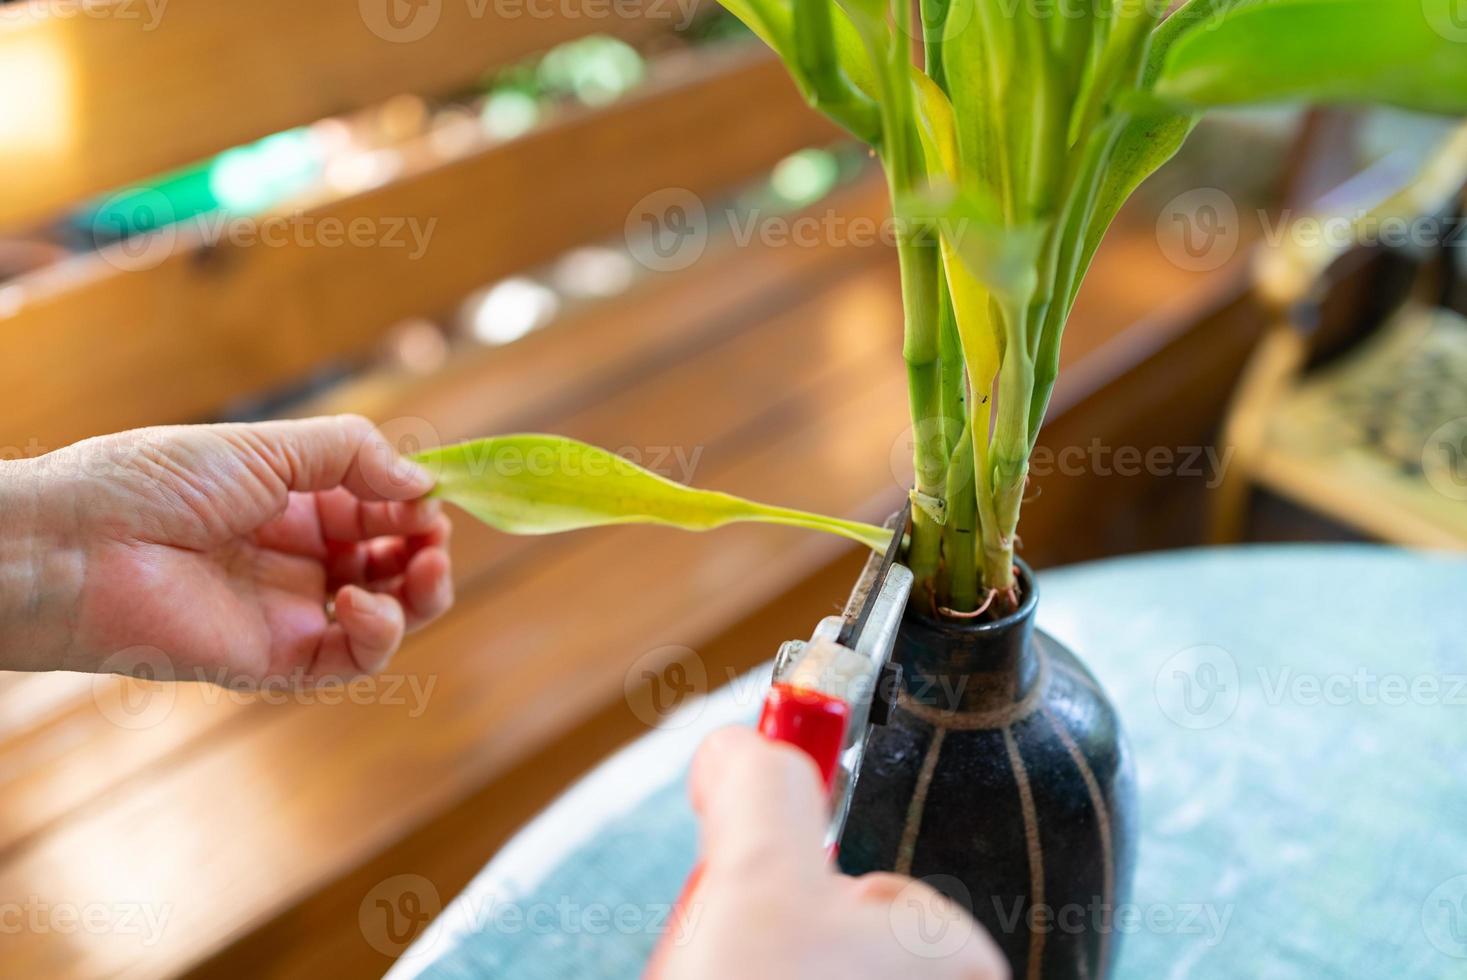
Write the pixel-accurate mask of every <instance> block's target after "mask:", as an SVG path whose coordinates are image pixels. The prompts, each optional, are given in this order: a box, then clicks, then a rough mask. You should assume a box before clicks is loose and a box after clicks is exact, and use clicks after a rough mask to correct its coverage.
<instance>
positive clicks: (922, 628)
mask: <svg viewBox="0 0 1467 980" xmlns="http://www.w3.org/2000/svg"><path fill="white" fill-rule="evenodd" d="M1034 609H1035V603H1033V602H1026V603H1025V604H1024V606H1023V607H1022V608H1021V609H1020V610H1019V612H1017V613H1015V614H1014V615H1012V616H1009V617H1006V618H1005V619H1003V620H1000V621H998V622H991V623H981V624H977V625H970V624H964V623H957V622H953V621H942V622H939V621H935V620H932V619H930V618H928V617H926V616H923V615H919V614H916V613H914V612H913V611H912V610H911V609H908V611H907V616H906V619H905V620H904V621H903V623H902V631H901V634H900V636H899V637H898V639H897V648H896V654H897V657H898V659H899V661H900V663H901V665H902V683H903V685H904V686H905V688H906V691H907V695H908V697H909V698H910V699H911V700H912V701H914V702H916V703H917V704H920V705H924V706H926V707H929V708H932V709H934V710H937V711H948V712H991V711H1001V710H1002V709H1004V708H1006V707H1008V706H1010V705H1013V704H1017V703H1019V702H1021V701H1023V700H1024V698H1025V697H1026V696H1027V695H1028V694H1029V693H1030V692H1031V691H1032V690H1033V689H1034V685H1035V683H1036V682H1037V681H1038V677H1039V658H1038V656H1037V654H1036V651H1035V646H1034V642H1033V634H1034Z"/></svg>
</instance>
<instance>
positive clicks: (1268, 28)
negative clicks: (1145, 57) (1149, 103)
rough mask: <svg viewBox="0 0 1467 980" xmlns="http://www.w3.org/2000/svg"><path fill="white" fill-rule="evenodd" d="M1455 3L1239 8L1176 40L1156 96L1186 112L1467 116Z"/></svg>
mask: <svg viewBox="0 0 1467 980" xmlns="http://www.w3.org/2000/svg"><path fill="white" fill-rule="evenodd" d="M1457 3H1459V0H1273V2H1270V3H1264V4H1251V5H1247V6H1242V7H1239V8H1237V9H1235V10H1231V11H1229V12H1228V13H1227V15H1226V16H1224V17H1223V18H1222V19H1221V20H1220V21H1219V22H1218V23H1217V24H1216V25H1215V26H1213V27H1211V28H1205V29H1198V30H1193V31H1189V32H1188V33H1187V34H1186V35H1185V36H1184V37H1182V38H1181V39H1180V40H1179V41H1178V42H1177V43H1176V44H1175V45H1174V46H1173V47H1172V49H1171V52H1170V54H1169V55H1168V57H1167V59H1166V63H1165V65H1164V66H1163V68H1162V71H1161V74H1160V77H1159V78H1158V79H1157V84H1156V89H1155V92H1156V94H1157V95H1158V96H1159V97H1161V98H1163V99H1165V100H1168V101H1170V102H1172V103H1174V104H1177V105H1180V106H1185V107H1192V108H1206V107H1209V106H1222V105H1242V104H1249V103H1260V102H1280V101H1300V100H1304V101H1310V102H1316V103H1384V104H1387V105H1393V106H1399V107H1401V108H1406V109H1419V110H1424V111H1427V112H1440V113H1459V112H1463V111H1467V29H1464V28H1463V27H1462V26H1461V25H1460V17H1461V14H1460V12H1458V11H1457V8H1456V7H1455V5H1456V4H1457ZM1454 15H1455V19H1454Z"/></svg>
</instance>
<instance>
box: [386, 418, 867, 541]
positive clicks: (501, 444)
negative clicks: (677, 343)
mask: <svg viewBox="0 0 1467 980" xmlns="http://www.w3.org/2000/svg"><path fill="white" fill-rule="evenodd" d="M413 460H414V461H416V462H418V463H420V464H421V465H423V466H425V467H427V468H428V470H429V471H430V472H432V473H433V474H434V475H435V476H436V477H437V485H436V486H435V487H434V489H433V494H432V495H433V496H435V497H441V498H442V499H444V500H447V501H449V502H450V503H453V504H456V505H458V506H459V507H462V508H463V509H464V510H466V511H468V512H469V513H470V514H472V515H474V516H475V517H477V518H478V519H479V520H481V521H483V522H484V523H485V524H488V525H490V526H491V527H495V528H498V529H499V530H501V531H507V532H509V533H510V534H556V533H558V532H561V531H574V530H576V529H578V528H586V527H600V526H603V525H608V524H661V525H665V526H668V527H677V528H682V529H683V530H687V531H707V530H710V529H712V528H716V527H722V526H723V525H725V524H732V523H735V522H738V521H757V522H761V523H765V524H787V525H790V526H792V527H802V528H807V529H809V530H812V531H824V532H827V533H829V534H836V535H840V536H841V537H844V538H849V539H851V540H852V541H858V542H860V543H861V544H864V545H866V546H867V547H869V548H872V549H874V550H876V551H881V550H884V549H885V548H886V546H887V545H888V544H889V543H890V542H891V531H889V530H886V529H884V528H879V527H875V526H874V525H871V524H862V523H860V522H859V521H846V520H841V519H840V518H835V517H825V516H823V515H820V514H810V513H806V512H804V511H798V510H790V509H788V508H784V507H771V506H768V505H765V504H759V503H755V502H753V501H751V500H744V499H743V498H741V497H735V496H733V495H731V494H727V493H719V492H717V491H714V490H695V489H694V488H692V487H688V486H684V485H682V484H681V483H674V482H673V481H672V480H669V479H667V478H665V477H662V476H658V475H657V474H655V473H652V472H650V471H648V470H645V469H643V468H642V467H640V466H637V465H636V464H635V463H632V462H631V461H629V460H627V459H624V458H623V457H621V456H617V455H616V454H614V453H610V452H607V451H606V450H604V449H600V448H598V447H596V446H591V445H588V444H586V443H584V442H578V441H577V440H575V439H567V438H565V437H563V436H552V435H507V436H495V437H493V438H489V439H478V440H475V441H473V442H464V443H459V444H458V445H455V446H444V447H442V448H439V449H430V450H428V451H427V452H423V453H418V454H417V455H415V456H414V457H413Z"/></svg>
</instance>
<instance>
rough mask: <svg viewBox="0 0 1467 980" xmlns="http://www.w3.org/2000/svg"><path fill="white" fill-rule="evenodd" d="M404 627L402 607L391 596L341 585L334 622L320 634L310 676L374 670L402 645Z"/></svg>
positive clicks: (331, 675) (351, 673)
mask: <svg viewBox="0 0 1467 980" xmlns="http://www.w3.org/2000/svg"><path fill="white" fill-rule="evenodd" d="M404 628H405V627H404V622H403V611H402V606H401V605H399V604H398V602H397V600H396V599H394V598H393V597H392V596H390V595H377V594H374V593H371V592H368V591H367V590H365V589H363V588H360V587H358V586H355V585H347V586H343V587H342V588H341V589H340V590H338V591H337V593H336V622H334V623H332V624H331V625H330V626H328V627H327V628H326V631H325V632H324V633H322V635H321V644H320V647H319V650H318V653H317V655H316V659H315V664H314V666H313V668H312V671H311V673H312V676H313V677H316V678H321V677H339V678H350V677H356V676H357V675H359V674H375V673H377V672H378V671H379V670H381V669H382V668H383V667H385V666H387V661H388V660H390V659H392V655H393V654H394V653H396V652H397V648H398V647H399V646H400V645H401V644H402V637H403V632H404Z"/></svg>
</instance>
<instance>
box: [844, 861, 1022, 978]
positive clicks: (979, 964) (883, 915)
mask: <svg viewBox="0 0 1467 980" xmlns="http://www.w3.org/2000/svg"><path fill="white" fill-rule="evenodd" d="M852 885H853V887H854V888H855V889H856V894H857V896H858V898H859V899H860V900H861V901H862V902H863V903H864V904H866V905H868V906H870V907H871V909H872V911H873V912H875V922H876V923H879V924H881V925H884V926H885V927H886V928H887V929H889V930H890V931H891V935H892V936H893V937H894V938H895V939H896V940H897V945H898V946H899V947H900V948H901V949H902V950H903V951H905V952H906V953H909V954H912V955H913V956H915V957H917V958H918V960H919V961H921V962H922V963H924V964H925V965H927V966H928V968H929V970H930V975H931V976H932V977H934V978H937V977H944V978H946V977H951V978H953V980H1005V978H1007V977H1008V975H1009V968H1008V961H1007V960H1005V959H1004V956H1003V954H1002V953H1001V952H1000V951H999V949H998V946H997V945H996V944H995V943H994V941H993V937H991V936H989V934H988V932H987V930H985V929H984V928H983V927H982V926H981V925H979V923H978V921H977V920H976V919H974V918H973V916H972V914H971V913H970V912H969V911H968V910H967V909H965V908H963V907H962V906H961V905H959V904H958V903H957V902H954V901H953V900H952V899H950V898H948V897H947V896H946V895H943V894H942V893H941V892H939V891H938V890H937V889H935V888H933V887H932V886H930V885H928V884H927V883H926V882H924V881H917V880H915V879H912V878H908V877H905V876H904V875H897V874H887V873H880V872H879V873H876V874H868V875H863V876H862V877H860V878H858V879H856V880H855V881H854V882H852Z"/></svg>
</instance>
